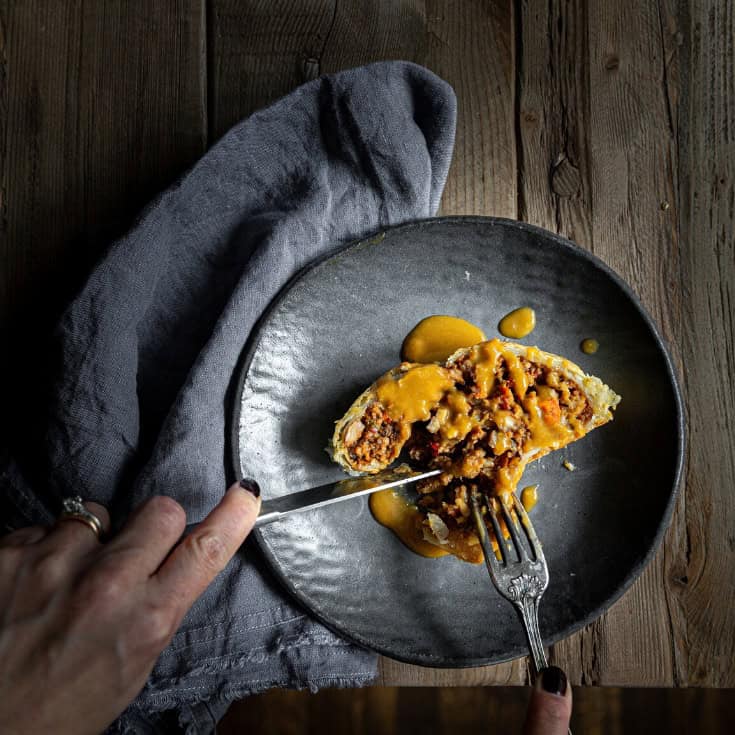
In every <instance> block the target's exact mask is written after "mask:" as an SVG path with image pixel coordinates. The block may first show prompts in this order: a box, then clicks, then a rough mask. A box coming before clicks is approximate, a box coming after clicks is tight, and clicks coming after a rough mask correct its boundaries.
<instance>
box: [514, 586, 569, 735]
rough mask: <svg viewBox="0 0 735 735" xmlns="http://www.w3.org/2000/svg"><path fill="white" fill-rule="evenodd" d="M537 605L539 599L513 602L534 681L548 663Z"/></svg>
mask: <svg viewBox="0 0 735 735" xmlns="http://www.w3.org/2000/svg"><path fill="white" fill-rule="evenodd" d="M538 603H539V598H538V597H535V598H528V597H526V598H525V599H523V600H519V601H518V602H514V603H513V605H514V606H515V609H516V611H517V612H518V617H519V618H520V619H521V622H522V623H523V630H524V631H525V632H526V640H527V641H528V647H529V649H530V650H531V658H533V668H534V674H533V678H534V680H535V679H536V677H537V676H538V675H539V674H540V673H541V669H545V668H546V667H547V666H548V665H549V662H548V661H547V659H546V651H545V650H544V643H543V641H542V640H541V633H540V632H539V628H538ZM567 733H568V735H572V728H571V727H570V728H569V729H568V730H567Z"/></svg>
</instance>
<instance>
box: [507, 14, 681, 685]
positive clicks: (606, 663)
mask: <svg viewBox="0 0 735 735" xmlns="http://www.w3.org/2000/svg"><path fill="white" fill-rule="evenodd" d="M667 6H668V3H666V2H662V3H659V4H658V6H657V4H655V3H651V4H640V3H634V2H623V3H615V4H614V5H606V4H605V3H603V2H593V3H586V2H572V3H567V2H557V1H556V0H552V2H551V3H549V4H539V3H534V2H530V1H528V0H523V1H522V2H520V12H519V18H520V26H519V29H520V45H521V50H520V52H519V58H520V61H519V78H518V82H519V97H518V128H517V130H518V133H519V136H520V137H519V144H520V150H521V154H520V156H519V176H520V181H521V187H520V192H519V199H520V217H521V218H522V219H525V220H527V221H529V222H533V223H534V224H539V225H541V226H543V227H546V228H548V229H551V230H556V231H557V232H560V233H561V234H563V235H565V236H567V237H569V238H570V239H572V240H574V241H576V242H577V243H579V244H580V245H581V246H583V247H586V248H588V249H590V250H592V251H593V252H595V253H596V254H597V255H598V256H600V257H601V258H602V259H603V260H605V261H606V262H607V263H609V264H610V265H611V266H613V268H615V269H616V270H617V271H618V273H620V274H621V275H622V276H623V277H624V278H625V279H626V280H628V282H629V283H631V284H632V285H633V287H634V289H635V290H636V291H637V293H638V294H639V295H640V296H641V298H642V300H643V302H644V304H646V306H647V307H648V308H649V309H650V310H651V311H652V313H653V315H654V318H655V319H656V321H657V322H658V324H659V325H661V327H662V329H663V332H664V335H665V337H667V339H668V340H669V343H670V344H672V345H673V346H674V347H676V344H677V338H676V335H677V331H676V325H677V324H678V323H679V320H680V310H681V293H680V283H679V279H678V238H677V232H676V145H677V141H676V114H677V106H676V104H677V103H676V91H677V81H678V79H677V54H676V46H675V34H676V32H677V27H676V21H675V15H674V13H673V11H672V9H671V8H670V7H667ZM676 528H677V527H676V525H675V526H674V528H673V532H672V533H670V534H669V535H668V537H667V542H666V543H667V552H670V553H676V552H677V551H678V552H679V553H681V552H682V551H683V549H681V548H680V546H679V545H677V538H678V537H677V534H676ZM666 579H667V578H666V576H665V573H664V553H659V554H658V555H657V556H656V558H655V560H654V561H653V562H652V564H651V565H650V566H649V568H648V569H647V570H646V572H645V573H644V574H643V576H642V577H641V578H640V579H639V580H638V581H637V583H636V584H635V585H634V586H633V588H632V589H631V590H630V591H629V592H628V593H627V594H626V595H625V596H624V598H623V599H622V600H620V601H619V602H618V603H617V604H616V605H615V606H614V607H613V608H612V609H611V610H610V611H609V612H608V613H607V614H606V615H604V616H603V617H602V618H600V619H599V620H598V621H596V622H595V623H594V624H592V625H591V626H588V628H587V629H585V630H584V631H581V632H580V633H578V634H577V635H575V636H572V637H571V638H569V639H567V640H565V641H562V642H561V643H559V644H557V645H556V646H554V649H553V651H552V653H551V658H552V660H554V661H556V662H557V663H559V665H561V666H564V667H566V668H567V669H568V673H569V675H570V678H571V679H572V681H574V682H583V683H586V684H599V683H605V684H627V685H649V686H650V685H667V684H672V683H674V682H675V681H681V680H682V679H683V678H685V672H684V671H683V670H682V665H683V663H682V662H683V657H682V655H681V653H682V652H681V643H682V638H683V636H682V634H681V630H680V629H679V627H680V626H681V625H682V621H681V615H680V608H679V606H678V604H677V601H676V600H675V599H674V598H673V597H669V595H667V594H666V592H667V582H666ZM675 623H676V625H675Z"/></svg>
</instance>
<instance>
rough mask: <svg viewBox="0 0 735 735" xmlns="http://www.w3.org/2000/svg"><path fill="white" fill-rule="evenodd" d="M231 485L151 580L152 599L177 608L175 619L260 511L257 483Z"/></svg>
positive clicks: (218, 569)
mask: <svg viewBox="0 0 735 735" xmlns="http://www.w3.org/2000/svg"><path fill="white" fill-rule="evenodd" d="M250 487H251V488H252V489H251V490H245V489H243V487H242V486H240V485H237V484H236V485H233V486H232V487H231V488H230V489H229V490H228V491H227V493H226V494H225V496H224V498H223V499H222V501H221V502H220V504H219V505H218V506H217V507H216V508H215V509H214V510H213V511H212V512H211V513H210V514H209V515H208V516H207V517H206V518H205V519H204V520H203V521H202V522H201V523H200V524H199V525H198V526H197V528H196V529H195V530H194V531H192V533H191V534H190V535H189V536H187V537H186V538H185V539H184V540H183V541H182V542H181V543H180V544H179V545H178V546H177V547H176V549H175V550H174V551H173V553H172V554H171V556H170V557H169V558H168V559H167V560H166V562H165V563H164V564H163V566H162V567H161V568H160V569H159V571H158V573H157V574H156V576H155V577H154V579H155V581H156V587H155V588H154V592H153V594H154V596H157V597H159V599H164V600H168V601H169V602H170V603H173V604H175V605H176V606H177V615H178V620H179V621H180V620H181V618H183V616H184V615H185V614H186V611H187V610H188V609H189V608H190V607H191V605H192V604H193V603H194V601H195V600H196V599H197V598H198V597H199V595H201V593H202V592H203V591H204V590H205V589H206V588H207V586H208V585H209V583H210V582H211V581H212V580H213V579H214V578H215V577H216V576H217V574H219V572H221V571H222V570H223V569H224V568H225V566H226V564H227V562H228V561H229V560H230V559H231V558H232V556H233V554H234V553H235V552H236V551H237V549H238V548H239V547H240V545H241V544H242V542H243V541H244V540H245V538H246V537H247V535H248V534H249V533H250V531H251V529H252V528H253V524H254V523H255V519H256V518H257V517H258V512H259V511H260V499H259V498H258V497H256V494H259V493H260V491H259V489H258V487H257V484H255V483H252V484H251V485H250Z"/></svg>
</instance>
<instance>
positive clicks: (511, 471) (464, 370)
mask: <svg viewBox="0 0 735 735" xmlns="http://www.w3.org/2000/svg"><path fill="white" fill-rule="evenodd" d="M530 357H532V355H530ZM416 370H424V373H423V374H422V375H421V376H420V377H421V386H422V387H421V395H417V394H416V393H414V392H412V391H413V387H412V383H411V381H412V380H413V379H414V378H415V376H414V375H412V373H413V371H416ZM383 380H384V381H385V382H384V383H380V382H379V383H378V385H377V391H376V393H377V395H376V397H377V401H375V402H373V403H371V404H370V405H369V406H368V408H367V410H366V411H365V413H364V414H363V415H362V417H361V418H360V420H359V421H356V422H353V423H352V424H351V425H350V426H349V427H348V428H347V431H346V432H345V435H344V443H345V446H346V448H347V451H348V454H349V458H350V461H351V463H352V464H353V466H354V468H355V469H357V470H360V469H361V468H362V467H368V466H370V465H371V464H372V463H380V464H381V465H382V466H385V464H387V463H388V462H391V461H393V459H395V458H396V457H397V455H398V454H399V453H400V451H401V449H402V448H404V443H405V449H406V451H407V453H408V457H409V458H410V464H411V466H412V467H414V468H416V469H440V470H442V473H441V474H440V475H438V476H436V477H433V478H430V479H428V480H424V481H423V482H422V483H419V486H418V491H419V493H420V494H421V496H422V497H421V499H420V500H419V507H420V509H421V510H422V511H423V512H424V514H425V518H424V521H423V523H424V525H425V527H426V530H427V538H431V539H434V540H436V539H438V540H439V541H440V542H441V543H443V544H446V545H447V547H448V549H449V550H450V551H451V552H452V553H454V554H456V555H457V556H459V557H460V558H464V559H467V560H468V561H480V560H481V559H482V553H481V550H480V548H479V545H478V540H477V536H476V534H475V531H474V522H473V519H472V513H471V503H470V496H471V493H472V492H473V491H474V490H476V489H479V490H481V491H482V492H483V493H487V494H489V495H494V494H500V493H506V492H513V491H514V490H515V489H516V486H517V484H518V481H519V480H520V478H521V475H522V474H523V470H524V469H525V466H526V465H527V464H528V462H530V461H532V460H533V459H537V458H538V457H540V456H542V455H544V454H546V453H547V452H549V451H551V450H553V449H557V448H559V447H562V446H564V445H566V444H568V443H569V442H571V441H574V439H576V438H578V437H580V436H582V435H583V434H585V433H586V431H587V430H588V429H589V427H588V424H589V421H590V419H591V418H592V415H593V409H592V406H591V405H590V403H589V401H588V399H587V397H586V396H585V394H584V392H583V391H582V390H581V389H580V387H579V386H578V385H577V384H576V383H575V382H574V381H573V380H571V379H569V378H567V377H565V375H564V374H562V372H561V371H559V370H556V369H554V368H553V367H548V366H546V365H541V364H538V363H536V362H534V361H533V360H532V359H527V358H526V357H524V356H522V355H520V356H519V355H517V354H515V353H514V352H512V351H511V350H509V349H507V348H505V347H504V346H503V343H500V342H498V341H496V340H493V341H491V342H485V343H482V344H481V345H478V346H477V347H475V348H472V349H471V350H469V351H467V352H466V353H465V354H463V355H462V356H461V357H459V358H458V359H457V360H456V361H454V362H451V363H449V364H448V365H447V366H446V367H442V366H439V365H426V366H421V367H417V366H415V365H411V364H409V363H404V364H403V365H402V366H401V368H400V371H399V372H398V374H397V375H395V376H393V377H391V378H386V379H383ZM416 382H417V381H416ZM417 384H418V382H417ZM409 404H410V405H411V406H412V410H413V412H414V413H413V415H411V416H410V417H409V418H410V419H411V420H410V421H408V420H407V416H406V413H407V411H406V407H407V406H408V405H409ZM416 406H418V407H419V408H418V409H417V408H416Z"/></svg>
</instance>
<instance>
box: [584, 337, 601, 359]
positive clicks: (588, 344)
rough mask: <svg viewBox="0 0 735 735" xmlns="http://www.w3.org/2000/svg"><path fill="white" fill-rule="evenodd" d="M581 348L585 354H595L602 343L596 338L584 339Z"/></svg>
mask: <svg viewBox="0 0 735 735" xmlns="http://www.w3.org/2000/svg"><path fill="white" fill-rule="evenodd" d="M580 348H581V349H582V352H584V354H585V355H594V354H595V352H597V350H598V349H600V343H599V342H598V341H597V340H596V339H583V340H582V344H581V345H580Z"/></svg>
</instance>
